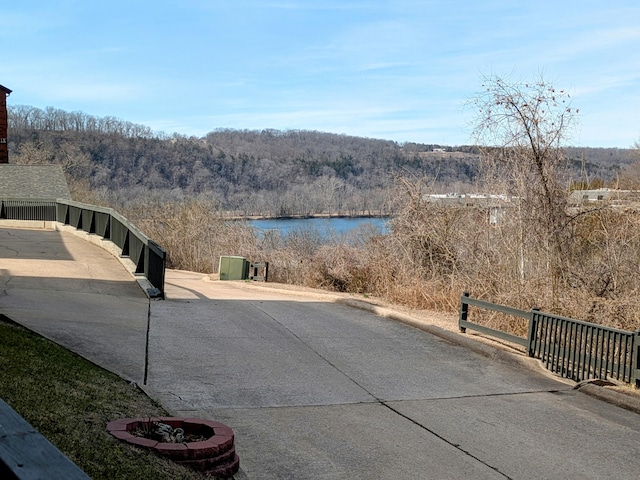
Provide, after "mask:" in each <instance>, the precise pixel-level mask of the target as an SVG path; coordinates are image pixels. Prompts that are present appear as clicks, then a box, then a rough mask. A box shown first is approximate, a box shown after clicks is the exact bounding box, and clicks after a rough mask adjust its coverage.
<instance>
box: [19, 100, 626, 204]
mask: <svg viewBox="0 0 640 480" xmlns="http://www.w3.org/2000/svg"><path fill="white" fill-rule="evenodd" d="M9 128H10V135H9V149H10V150H9V151H10V161H11V162H12V163H26V164H33V163H60V164H62V165H63V167H64V168H65V171H66V172H67V173H68V175H69V176H70V178H71V179H72V183H74V186H75V187H76V190H77V191H80V190H81V188H84V189H85V191H86V192H91V194H92V195H93V196H94V197H97V198H98V199H99V198H100V196H102V197H105V198H106V197H108V199H109V202H110V203H112V204H113V203H118V202H126V201H129V200H131V199H135V198H136V197H137V196H141V195H144V196H149V195H150V193H151V192H152V194H153V195H155V196H158V197H161V198H167V199H169V198H184V197H193V196H206V197H207V198H209V199H213V200H215V201H216V202H218V203H219V205H220V206H221V207H222V208H223V209H225V210H233V211H236V212H237V213H238V214H239V215H270V216H291V215H313V214H318V213H323V212H325V213H326V212H333V213H336V212H337V213H340V214H352V215H362V214H374V215H375V214H388V213H391V212H392V211H393V209H394V204H393V203H394V202H393V195H392V192H391V189H392V187H393V185H394V180H395V178H397V177H398V176H402V177H409V178H426V179H427V181H428V183H429V184H430V185H431V188H432V189H433V191H434V192H440V193H442V192H449V191H459V192H465V191H474V189H476V190H477V188H478V187H477V185H474V182H476V180H477V175H478V172H479V162H480V161H481V157H480V154H479V151H478V150H477V149H476V148H475V147H470V146H455V147H452V146H442V145H429V144H416V143H404V144H399V143H397V142H393V141H387V140H378V139H371V138H360V137H352V136H347V135H338V134H333V133H323V132H317V131H303V130H290V131H278V130H261V131H249V130H231V129H216V130H214V131H212V132H210V133H209V134H207V135H206V136H204V137H202V138H196V137H185V136H181V135H177V134H174V135H166V134H162V133H154V132H152V131H151V130H150V129H149V128H148V127H145V126H143V125H137V124H133V123H131V122H127V121H123V120H120V119H117V118H113V117H103V118H97V117H92V116H90V115H87V114H84V113H82V112H66V111H63V110H58V109H54V108H51V107H48V108H46V109H44V110H42V109H39V108H34V107H29V106H10V107H9ZM567 153H568V157H569V158H570V161H569V164H568V173H569V176H570V178H571V179H573V180H578V181H585V182H590V181H593V180H594V179H599V180H602V181H603V182H605V183H607V182H610V181H612V180H614V179H615V178H616V177H617V175H618V174H619V172H620V171H621V169H622V168H624V167H625V166H626V165H628V164H629V163H630V162H631V158H630V156H629V151H628V150H624V149H602V148H598V149H594V148H571V149H569V150H567Z"/></svg>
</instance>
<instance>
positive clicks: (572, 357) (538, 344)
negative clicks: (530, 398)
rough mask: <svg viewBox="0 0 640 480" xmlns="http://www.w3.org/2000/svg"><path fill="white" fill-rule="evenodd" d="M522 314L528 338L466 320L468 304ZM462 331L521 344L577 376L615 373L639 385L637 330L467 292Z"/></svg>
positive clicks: (555, 369)
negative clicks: (496, 301) (500, 302)
mask: <svg viewBox="0 0 640 480" xmlns="http://www.w3.org/2000/svg"><path fill="white" fill-rule="evenodd" d="M470 305H471V306H476V307H479V308H483V309H486V310H491V311H496V312H501V313H504V314H507V315H512V316H516V317H519V318H525V319H527V321H528V333H527V338H524V337H519V336H516V335H512V334H510V333H507V332H504V331H502V330H498V329H494V328H489V327H487V326H484V325H480V324H477V323H474V322H471V321H469V306H470ZM458 325H459V328H460V331H461V332H463V333H464V332H466V330H467V329H471V330H476V331H479V332H481V333H483V334H486V335H490V336H494V337H497V338H500V339H502V340H506V341H509V342H512V343H516V344H518V345H521V346H523V347H524V348H525V349H526V352H527V355H529V356H530V357H533V358H537V359H539V360H541V361H542V362H543V364H544V365H545V367H546V368H548V369H549V370H551V371H552V372H554V373H557V374H559V375H561V376H562V377H565V378H570V379H572V380H574V381H576V382H580V381H583V380H588V379H601V380H607V379H615V380H618V381H622V382H625V383H635V384H636V385H637V386H640V331H636V332H629V331H625V330H618V329H615V328H610V327H604V326H602V325H596V324H593V323H588V322H583V321H580V320H574V319H571V318H565V317H560V316H558V315H553V314H550V313H543V312H540V311H539V310H538V309H536V308H533V309H531V310H530V311H525V310H518V309H515V308H511V307H506V306H504V305H497V304H494V303H490V302H486V301H483V300H478V299H475V298H470V297H469V294H468V293H466V292H465V293H464V294H463V295H462V297H461V299H460V319H459V322H458Z"/></svg>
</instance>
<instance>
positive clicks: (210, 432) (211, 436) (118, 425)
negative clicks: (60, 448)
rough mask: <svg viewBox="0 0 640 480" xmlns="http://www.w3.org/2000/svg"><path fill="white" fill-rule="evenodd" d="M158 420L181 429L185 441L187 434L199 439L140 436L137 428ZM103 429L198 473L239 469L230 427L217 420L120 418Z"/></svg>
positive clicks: (218, 473)
mask: <svg viewBox="0 0 640 480" xmlns="http://www.w3.org/2000/svg"><path fill="white" fill-rule="evenodd" d="M158 423H162V424H166V425H169V426H170V427H171V428H173V429H182V430H183V432H184V436H185V438H186V440H188V439H189V437H191V436H196V437H199V439H203V440H198V441H191V442H190V441H186V440H185V441H184V442H182V443H167V442H163V441H159V440H157V439H155V438H148V436H141V435H140V433H139V432H141V431H152V430H153V428H154V426H155V425H157V424H158ZM107 430H108V431H109V433H110V434H111V435H113V436H114V437H116V438H119V439H120V440H123V441H125V442H127V443H130V444H132V445H136V446H138V447H142V448H146V449H148V450H153V451H155V452H156V453H158V454H159V455H162V456H163V457H166V458H169V459H171V460H173V461H174V462H176V463H179V464H181V465H185V466H187V467H190V468H192V469H194V470H196V471H199V472H206V473H210V474H213V475H215V476H219V477H228V476H231V475H233V474H235V473H237V472H238V470H239V469H240V459H239V458H238V455H236V449H235V445H234V435H233V430H231V428H229V427H227V426H226V425H224V424H222V423H220V422H214V421H212V420H204V419H201V418H176V417H158V418H122V419H120V420H115V421H113V422H110V423H109V424H108V425H107Z"/></svg>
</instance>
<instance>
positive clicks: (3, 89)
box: [0, 85, 13, 95]
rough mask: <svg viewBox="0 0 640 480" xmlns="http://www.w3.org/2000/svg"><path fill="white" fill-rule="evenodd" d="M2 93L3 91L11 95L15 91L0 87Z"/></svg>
mask: <svg viewBox="0 0 640 480" xmlns="http://www.w3.org/2000/svg"><path fill="white" fill-rule="evenodd" d="M0 91H3V92H4V93H5V94H7V95H9V94H10V93H11V92H12V91H13V90H10V89H8V88H7V87H5V86H3V85H0Z"/></svg>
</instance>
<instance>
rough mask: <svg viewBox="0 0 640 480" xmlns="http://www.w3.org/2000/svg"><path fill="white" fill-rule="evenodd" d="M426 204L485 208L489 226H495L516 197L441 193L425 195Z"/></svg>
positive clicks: (512, 204)
mask: <svg viewBox="0 0 640 480" xmlns="http://www.w3.org/2000/svg"><path fill="white" fill-rule="evenodd" d="M423 198H424V200H425V201H426V202H427V203H435V204H438V205H442V206H451V207H453V206H468V207H471V206H473V207H480V208H486V210H487V219H488V222H489V224H490V225H497V224H499V223H500V221H501V220H502V218H503V217H504V213H505V209H507V208H511V207H513V206H514V204H515V201H517V197H513V196H511V195H504V194H489V193H443V194H437V193H435V194H431V195H425V196H424V197H423Z"/></svg>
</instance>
